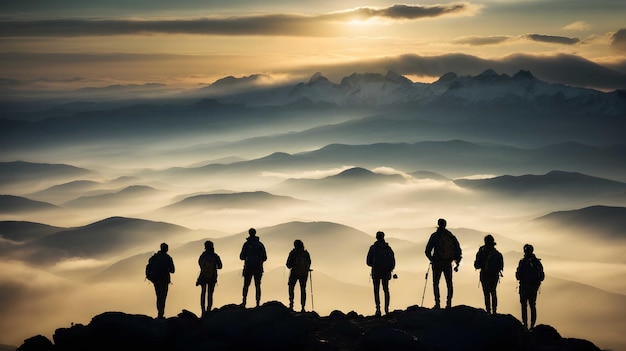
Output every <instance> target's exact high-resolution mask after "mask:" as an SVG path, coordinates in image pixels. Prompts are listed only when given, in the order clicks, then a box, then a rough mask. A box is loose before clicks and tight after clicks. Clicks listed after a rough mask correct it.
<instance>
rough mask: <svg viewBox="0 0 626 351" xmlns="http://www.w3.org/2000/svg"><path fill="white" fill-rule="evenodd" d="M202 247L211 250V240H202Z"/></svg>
mask: <svg viewBox="0 0 626 351" xmlns="http://www.w3.org/2000/svg"><path fill="white" fill-rule="evenodd" d="M204 249H205V250H206V251H213V242H212V241H211V240H207V241H205V242H204Z"/></svg>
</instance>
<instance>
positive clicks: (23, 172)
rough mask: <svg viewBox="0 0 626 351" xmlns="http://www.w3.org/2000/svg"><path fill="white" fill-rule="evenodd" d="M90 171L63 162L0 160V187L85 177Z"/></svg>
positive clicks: (34, 184)
mask: <svg viewBox="0 0 626 351" xmlns="http://www.w3.org/2000/svg"><path fill="white" fill-rule="evenodd" d="M7 149H8V148H7ZM92 173H93V172H92V171H90V170H87V169H84V168H79V167H74V166H70V165H65V164H47V163H31V162H22V161H15V162H0V189H2V190H3V191H4V190H8V189H11V188H12V187H14V186H20V185H27V186H38V185H40V184H41V183H45V182H50V181H54V180H65V179H68V178H74V179H76V178H80V177H85V176H89V175H91V174H92ZM44 180H45V181H44Z"/></svg>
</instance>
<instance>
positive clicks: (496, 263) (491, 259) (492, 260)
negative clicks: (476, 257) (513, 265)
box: [482, 249, 504, 275]
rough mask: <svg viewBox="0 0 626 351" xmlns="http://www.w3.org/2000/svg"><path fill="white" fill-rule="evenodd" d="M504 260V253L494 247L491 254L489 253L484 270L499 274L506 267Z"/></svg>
mask: <svg viewBox="0 0 626 351" xmlns="http://www.w3.org/2000/svg"><path fill="white" fill-rule="evenodd" d="M503 266H504V262H503V260H502V254H501V253H499V252H498V251H497V250H496V249H493V250H492V251H491V252H489V254H487V258H486V260H485V265H484V266H483V268H482V270H484V271H485V272H487V273H490V274H492V275H497V274H498V273H500V271H502V269H503V268H504V267H503Z"/></svg>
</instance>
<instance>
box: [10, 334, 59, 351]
mask: <svg viewBox="0 0 626 351" xmlns="http://www.w3.org/2000/svg"><path fill="white" fill-rule="evenodd" d="M52 350H54V345H53V344H52V341H50V340H49V339H48V338H46V337H45V336H43V335H35V336H33V337H30V338H28V339H26V340H24V343H23V344H22V346H20V347H18V348H17V351H52Z"/></svg>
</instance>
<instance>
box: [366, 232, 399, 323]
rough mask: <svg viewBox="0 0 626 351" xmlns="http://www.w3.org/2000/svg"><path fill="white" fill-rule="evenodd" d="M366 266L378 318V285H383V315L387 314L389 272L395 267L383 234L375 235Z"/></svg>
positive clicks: (394, 261) (389, 247) (392, 254)
mask: <svg viewBox="0 0 626 351" xmlns="http://www.w3.org/2000/svg"><path fill="white" fill-rule="evenodd" d="M366 262H367V265H368V266H370V267H372V273H371V275H372V282H373V283H374V303H375V304H376V316H380V295H379V292H380V283H381V282H382V283H383V293H384V295H385V314H388V313H389V300H390V296H389V280H390V279H391V272H392V271H393V269H394V268H395V267H396V258H395V255H394V253H393V250H392V249H391V246H389V244H388V243H387V242H386V241H385V233H383V232H377V233H376V242H374V244H373V245H372V246H370V249H369V251H368V252H367V260H366Z"/></svg>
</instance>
